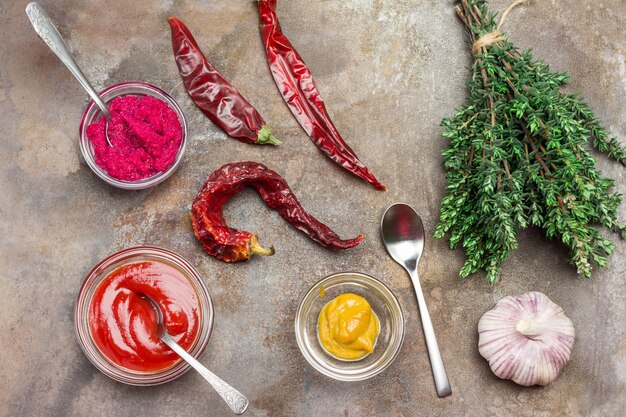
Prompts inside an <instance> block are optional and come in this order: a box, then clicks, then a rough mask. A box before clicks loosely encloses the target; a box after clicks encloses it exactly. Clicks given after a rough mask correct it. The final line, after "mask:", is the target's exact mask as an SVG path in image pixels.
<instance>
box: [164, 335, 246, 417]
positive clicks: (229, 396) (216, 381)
mask: <svg viewBox="0 0 626 417" xmlns="http://www.w3.org/2000/svg"><path fill="white" fill-rule="evenodd" d="M161 340H162V341H163V342H164V343H165V344H166V345H168V346H169V347H170V348H172V350H173V351H174V352H176V353H178V355H179V356H180V357H181V358H183V359H184V360H185V361H186V362H187V363H188V364H189V365H191V366H192V367H193V368H194V369H195V370H196V371H198V372H199V373H200V375H202V376H203V377H204V379H206V380H207V381H208V382H209V384H211V386H212V387H213V388H214V389H215V391H217V393H218V394H219V395H220V397H222V399H223V400H224V401H225V402H226V404H228V406H229V407H230V409H231V410H233V412H234V413H235V414H243V413H244V412H245V411H246V409H247V408H248V404H249V402H248V399H247V398H246V396H245V395H243V394H242V393H240V392H239V391H237V390H236V389H235V388H233V387H231V386H230V385H228V384H227V383H226V382H224V381H223V380H222V379H221V378H220V377H218V376H217V375H215V374H214V373H213V372H211V371H209V370H208V369H207V368H205V367H204V365H202V364H201V363H200V362H198V361H197V360H196V359H195V358H194V357H193V356H191V355H190V354H189V353H187V351H186V350H185V349H183V348H182V347H181V346H180V345H179V344H178V343H176V341H174V339H172V336H170V335H169V334H167V333H165V334H163V335H161Z"/></svg>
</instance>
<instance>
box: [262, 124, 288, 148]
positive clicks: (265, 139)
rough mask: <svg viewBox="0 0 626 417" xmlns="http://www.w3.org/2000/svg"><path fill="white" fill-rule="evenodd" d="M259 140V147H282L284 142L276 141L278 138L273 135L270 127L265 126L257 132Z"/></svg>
mask: <svg viewBox="0 0 626 417" xmlns="http://www.w3.org/2000/svg"><path fill="white" fill-rule="evenodd" d="M257 135H258V137H257V140H256V143H258V144H259V145H265V144H269V145H277V146H278V145H280V144H281V143H282V142H281V141H279V140H278V139H276V136H274V134H273V133H272V129H270V127H269V126H268V125H263V127H262V128H261V130H259V131H258V132H257Z"/></svg>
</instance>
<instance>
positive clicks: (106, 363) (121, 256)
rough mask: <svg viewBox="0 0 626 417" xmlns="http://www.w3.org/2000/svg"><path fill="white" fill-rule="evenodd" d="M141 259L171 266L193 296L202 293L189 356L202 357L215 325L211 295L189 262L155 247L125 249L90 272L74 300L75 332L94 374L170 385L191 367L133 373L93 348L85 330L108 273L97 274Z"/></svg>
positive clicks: (181, 364) (127, 381)
mask: <svg viewBox="0 0 626 417" xmlns="http://www.w3.org/2000/svg"><path fill="white" fill-rule="evenodd" d="M142 255H143V256H148V257H152V258H153V259H154V258H157V259H159V260H161V261H162V262H167V263H170V264H172V265H173V266H174V267H176V268H177V269H179V270H180V272H181V273H182V274H184V275H185V276H186V277H187V278H188V279H189V281H190V283H191V284H192V286H193V287H194V289H195V290H196V292H198V293H199V292H202V294H198V302H199V303H200V306H201V308H202V309H203V310H202V322H201V325H200V328H199V332H198V336H197V337H196V340H195V341H194V344H193V346H192V348H191V350H190V352H189V353H190V354H191V355H192V356H193V357H194V358H196V359H197V358H199V357H200V356H201V355H202V354H203V353H204V351H205V350H206V348H207V346H208V343H209V340H210V338H211V335H212V333H213V325H214V321H215V308H214V305H213V299H212V298H211V293H210V292H209V289H208V287H207V285H206V284H205V282H204V279H202V276H201V275H200V274H199V273H198V271H197V270H196V269H195V268H194V266H193V265H192V264H191V263H190V262H189V261H187V260H186V259H185V258H184V257H182V256H181V255H178V254H177V253H175V252H173V251H170V250H168V249H165V248H161V247H158V246H147V245H143V246H134V247H130V248H126V249H123V250H121V251H118V252H116V253H114V254H112V255H109V256H107V257H106V258H104V259H103V260H102V261H100V262H98V263H97V264H96V265H95V266H94V267H93V268H91V270H90V271H89V273H88V274H87V275H86V276H85V279H84V281H83V283H82V284H81V286H80V290H79V291H78V295H77V297H76V303H75V305H74V331H75V334H76V338H77V340H78V344H79V346H80V348H81V350H82V351H83V353H84V355H85V356H86V358H87V359H88V360H89V362H91V364H92V365H93V366H94V367H95V368H96V369H97V370H99V371H100V372H102V373H103V374H104V375H106V376H108V377H109V378H111V379H113V380H115V381H118V382H122V383H125V384H128V385H135V386H151V385H159V384H163V383H166V382H170V381H173V380H174V379H176V378H178V377H180V376H182V375H184V374H185V373H186V372H187V371H189V370H190V369H191V366H190V365H189V364H188V363H187V362H185V361H184V360H182V359H181V360H180V361H179V362H177V363H175V364H174V365H172V366H170V367H168V368H165V369H163V370H161V371H156V372H145V373H144V372H132V371H130V370H125V369H123V368H122V367H119V366H116V365H114V364H113V363H111V361H110V360H109V359H108V358H107V357H106V356H105V355H104V354H102V353H101V352H100V350H99V349H98V348H97V346H96V345H95V342H94V341H93V338H92V337H91V332H90V330H89V327H88V322H87V321H88V311H86V310H87V309H88V308H89V305H90V303H91V297H92V296H93V292H94V291H95V289H96V288H97V287H98V285H99V284H100V282H101V281H102V280H103V279H104V278H106V276H108V274H109V273H110V271H109V273H106V274H103V273H98V271H99V270H102V271H104V270H106V268H108V267H110V266H112V265H116V264H118V263H119V265H117V266H116V268H117V267H120V266H122V265H124V264H127V263H129V262H133V261H135V260H136V258H137V257H141V256H142ZM120 262H121V263H120ZM188 272H189V273H188ZM203 297H204V299H203Z"/></svg>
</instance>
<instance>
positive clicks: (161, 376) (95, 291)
mask: <svg viewBox="0 0 626 417" xmlns="http://www.w3.org/2000/svg"><path fill="white" fill-rule="evenodd" d="M144 294H146V295H148V296H150V297H151V298H152V299H154V300H155V301H156V302H157V304H159V306H160V308H161V311H162V312H163V316H164V320H163V321H164V324H165V327H166V329H167V331H168V333H169V334H170V335H171V336H172V337H173V338H174V339H175V340H176V341H177V342H178V343H179V344H180V345H181V346H183V347H184V349H185V350H187V352H189V353H190V354H191V355H192V356H194V357H195V358H198V357H199V356H200V355H201V354H202V353H203V352H204V350H205V348H206V346H207V344H208V342H209V338H210V336H211V330H212V329H213V315H214V313H213V303H212V301H211V296H210V294H209V290H208V288H207V287H206V285H205V284H204V281H203V279H202V277H201V276H200V275H199V274H198V272H197V271H196V270H195V268H194V267H193V266H192V265H191V264H190V263H189V262H188V261H187V260H185V259H184V258H183V257H181V256H179V255H177V254H175V253H173V252H171V251H169V250H166V249H162V248H157V247H151V246H139V247H134V248H130V249H126V250H123V251H121V252H118V253H116V254H114V255H111V256H109V257H108V258H106V259H105V260H103V261H102V262H100V263H99V264H98V265H96V266H95V267H94V268H93V269H92V270H91V272H90V273H89V274H88V275H87V277H86V278H85V281H84V283H83V285H82V287H81V289H80V291H79V293H78V299H77V302H76V307H75V311H74V320H75V323H74V324H75V329H76V336H77V338H78V343H79V344H80V347H81V348H82V350H83V352H84V353H85V355H86V356H87V359H89V361H90V362H91V363H92V364H93V365H94V366H95V367H96V368H97V369H98V370H100V371H101V372H102V373H104V374H105V375H107V376H109V377H111V378H113V379H114V380H116V381H119V382H123V383H126V384H130V385H157V384H162V383H165V382H169V381H172V380H174V379H176V378H178V377H179V376H181V375H183V374H184V373H185V372H187V371H188V370H189V369H190V366H189V364H187V362H185V361H183V360H182V359H180V357H179V356H178V355H177V354H176V353H175V352H174V351H172V350H171V349H170V348H169V347H168V346H167V345H165V344H164V343H163V342H161V341H160V340H159V339H158V336H157V328H156V323H157V322H156V320H157V318H156V312H155V311H154V309H153V307H152V306H151V305H150V303H149V302H148V301H147V300H146V299H145V298H144V297H143V295H144Z"/></svg>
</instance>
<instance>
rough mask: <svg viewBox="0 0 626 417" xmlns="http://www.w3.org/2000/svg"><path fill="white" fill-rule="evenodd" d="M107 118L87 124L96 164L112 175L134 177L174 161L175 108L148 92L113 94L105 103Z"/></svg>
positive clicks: (177, 137) (179, 133)
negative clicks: (111, 99)
mask: <svg viewBox="0 0 626 417" xmlns="http://www.w3.org/2000/svg"><path fill="white" fill-rule="evenodd" d="M109 111H110V112H111V120H109V122H108V124H109V126H108V134H109V140H110V141H111V145H112V146H109V144H108V143H107V140H106V136H105V127H106V123H107V120H106V118H105V117H101V118H100V119H98V121H97V122H95V123H92V124H90V125H89V126H87V138H88V139H89V141H90V142H91V143H92V144H93V147H94V159H95V161H96V164H97V165H98V166H99V167H100V168H102V169H103V170H105V171H106V173H107V174H109V175H110V176H111V177H113V178H117V179H118V180H122V181H137V180H141V179H143V178H148V177H150V176H152V175H154V174H156V173H159V172H164V171H167V169H168V168H169V167H170V166H172V165H173V164H174V162H176V155H177V154H178V149H179V148H180V144H181V142H182V138H183V129H182V127H181V125H180V121H179V120H178V116H177V115H176V112H175V111H174V110H172V109H171V108H170V107H169V106H168V105H167V103H165V102H164V101H161V100H159V99H157V98H154V97H151V96H145V97H137V96H124V97H117V98H116V99H114V100H113V101H112V102H111V104H110V105H109Z"/></svg>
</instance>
